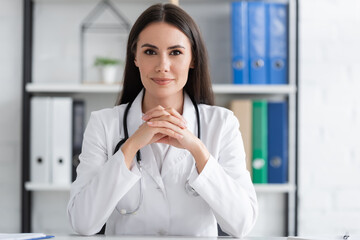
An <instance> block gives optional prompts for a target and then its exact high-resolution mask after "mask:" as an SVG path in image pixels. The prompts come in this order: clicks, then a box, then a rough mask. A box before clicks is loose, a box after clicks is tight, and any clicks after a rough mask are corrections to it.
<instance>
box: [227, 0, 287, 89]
mask: <svg viewBox="0 0 360 240" xmlns="http://www.w3.org/2000/svg"><path fill="white" fill-rule="evenodd" d="M231 8H232V15H231V16H232V17H231V21H232V26H231V29H232V31H231V32H232V69H233V83H235V84H287V83H288V5H287V4H284V3H278V2H276V3H272V2H261V1H249V2H247V1H240V2H233V3H232V5H231Z"/></svg>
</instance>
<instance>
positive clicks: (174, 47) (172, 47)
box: [141, 43, 185, 50]
mask: <svg viewBox="0 0 360 240" xmlns="http://www.w3.org/2000/svg"><path fill="white" fill-rule="evenodd" d="M141 47H142V48H143V47H150V48H154V49H159V48H158V47H157V46H155V45H152V44H150V43H145V44H143V45H141ZM176 48H183V49H185V47H184V46H182V45H179V44H178V45H174V46H171V47H168V48H167V49H169V50H171V49H176Z"/></svg>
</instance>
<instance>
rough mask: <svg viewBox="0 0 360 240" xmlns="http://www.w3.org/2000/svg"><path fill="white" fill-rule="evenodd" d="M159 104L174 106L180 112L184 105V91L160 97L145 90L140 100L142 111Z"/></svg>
mask: <svg viewBox="0 0 360 240" xmlns="http://www.w3.org/2000/svg"><path fill="white" fill-rule="evenodd" d="M159 105H160V106H162V107H164V108H170V107H171V108H174V109H175V110H176V111H177V112H178V113H180V114H182V113H183V106H184V93H183V92H179V93H178V94H175V95H172V96H167V97H164V98H161V97H157V96H154V95H150V93H148V92H147V91H145V93H144V97H143V101H142V111H143V113H146V112H147V111H149V110H150V109H153V108H155V107H157V106H159Z"/></svg>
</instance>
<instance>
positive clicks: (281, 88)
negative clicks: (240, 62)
mask: <svg viewBox="0 0 360 240" xmlns="http://www.w3.org/2000/svg"><path fill="white" fill-rule="evenodd" d="M213 90H214V93H216V94H231V93H233V94H238V93H244V94H291V93H295V92H296V87H295V86H291V85H251V84H213Z"/></svg>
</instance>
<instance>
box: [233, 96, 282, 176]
mask: <svg viewBox="0 0 360 240" xmlns="http://www.w3.org/2000/svg"><path fill="white" fill-rule="evenodd" d="M230 109H231V110H232V111H233V112H234V114H235V116H236V117H237V118H238V120H239V123H240V132H241V134H242V137H243V141H244V148H245V153H246V162H247V168H248V170H249V172H250V173H251V174H252V179H253V183H287V181H288V104H287V102H286V101H277V102H268V101H266V100H254V101H253V100H250V99H239V100H233V101H232V102H231V104H230Z"/></svg>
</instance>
